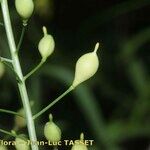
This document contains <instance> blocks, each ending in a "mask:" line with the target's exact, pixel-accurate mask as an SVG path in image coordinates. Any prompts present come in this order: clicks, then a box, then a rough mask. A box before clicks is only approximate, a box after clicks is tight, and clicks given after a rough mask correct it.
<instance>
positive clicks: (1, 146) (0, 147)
mask: <svg viewBox="0 0 150 150" xmlns="http://www.w3.org/2000/svg"><path fill="white" fill-rule="evenodd" d="M0 150H8V149H7V147H6V146H4V145H0Z"/></svg>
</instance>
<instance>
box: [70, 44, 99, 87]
mask: <svg viewBox="0 0 150 150" xmlns="http://www.w3.org/2000/svg"><path fill="white" fill-rule="evenodd" d="M98 47H99V43H97V44H96V46H95V49H94V51H93V52H90V53H87V54H84V55H83V56H81V57H80V58H79V59H78V61H77V63H76V69H75V77H74V81H73V84H72V86H73V87H76V86H77V85H79V84H80V83H82V82H84V81H85V80H87V79H89V78H91V77H92V76H93V75H94V74H95V73H96V72H97V70H98V67H99V60H98V57H97V54H96V52H97V49H98Z"/></svg>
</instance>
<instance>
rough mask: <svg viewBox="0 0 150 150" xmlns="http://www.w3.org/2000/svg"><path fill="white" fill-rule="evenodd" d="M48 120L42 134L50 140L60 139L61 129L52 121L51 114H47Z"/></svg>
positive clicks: (56, 140)
mask: <svg viewBox="0 0 150 150" xmlns="http://www.w3.org/2000/svg"><path fill="white" fill-rule="evenodd" d="M49 119H50V121H49V122H47V123H46V124H45V127H44V135H45V137H46V139H47V140H49V141H51V142H58V141H60V140H61V130H60V128H59V127H58V126H57V125H56V124H55V123H54V122H53V117H52V114H50V115H49Z"/></svg>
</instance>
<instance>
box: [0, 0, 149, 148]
mask: <svg viewBox="0 0 150 150" xmlns="http://www.w3.org/2000/svg"><path fill="white" fill-rule="evenodd" d="M9 6H10V14H11V20H12V24H13V31H14V34H15V39H16V43H17V42H18V41H19V37H20V34H21V28H22V26H21V19H20V18H19V16H18V14H17V13H16V10H15V7H14V1H9ZM0 22H3V18H2V13H0ZM43 25H45V26H46V27H47V29H48V32H49V33H50V34H52V35H53V36H54V39H55V42H56V48H55V52H54V53H53V55H51V56H50V57H49V59H48V61H47V62H46V63H45V64H44V65H43V66H42V68H41V69H40V70H38V71H37V72H36V73H35V74H34V75H32V77H31V78H30V79H29V80H28V81H27V88H28V93H29V97H30V100H31V101H33V105H32V111H33V113H36V112H38V111H39V110H41V109H42V108H44V107H45V106H47V105H48V104H49V103H50V102H52V101H53V100H54V99H55V98H56V97H58V96H59V95H60V94H62V93H63V92H64V91H65V90H66V89H67V88H68V87H69V86H70V85H71V83H72V80H73V77H74V68H75V63H76V61H77V59H78V58H79V57H80V56H81V55H83V54H84V53H87V52H89V51H92V50H93V48H94V46H95V43H96V42H98V41H99V42H100V45H101V46H100V49H99V50H98V56H99V58H100V68H99V71H98V72H97V74H96V75H95V76H94V77H93V78H92V79H90V80H88V81H86V82H85V83H83V84H82V85H80V86H79V87H77V88H76V89H75V90H74V91H73V92H72V93H70V94H69V95H67V96H66V97H64V98H63V99H62V100H61V101H60V102H59V103H57V104H56V105H55V106H54V107H52V108H51V109H50V110H49V111H47V112H46V113H45V114H44V115H42V116H40V117H39V119H38V120H36V128H37V134H38V139H39V140H46V139H45V138H44V136H43V127H44V125H45V123H46V122H47V121H48V115H49V113H52V114H53V116H54V121H55V122H56V123H57V124H58V125H59V126H60V128H61V129H62V133H63V134H62V135H63V137H62V139H78V138H79V135H80V133H81V132H84V134H85V139H92V140H94V141H95V142H94V145H93V146H92V147H89V150H148V147H149V145H150V76H149V73H150V70H149V66H150V54H149V49H150V0H109V1H108V0H107V1H106V0H82V1H81V0H63V1H58V0H35V11H34V15H33V16H32V18H31V19H30V21H29V24H28V27H27V29H26V32H25V36H24V40H23V44H22V46H21V50H20V52H19V55H20V61H21V65H22V68H23V73H24V74H27V73H28V72H29V71H30V70H31V69H32V68H33V67H34V66H36V65H37V64H38V63H39V62H40V54H39V52H38V49H37V46H38V42H39V40H40V39H41V38H42V36H43V33H42V26H43ZM0 56H2V57H7V58H9V57H10V53H9V47H8V43H7V39H6V34H5V29H4V27H3V26H2V25H1V26H0ZM0 108H3V109H9V110H13V111H17V110H19V109H20V108H22V103H21V100H20V96H19V93H18V89H17V85H16V81H15V76H14V74H13V73H12V72H11V70H10V69H9V68H8V67H7V66H5V68H3V67H1V66H0ZM13 127H14V116H12V115H8V114H4V113H0V128H2V129H5V130H7V131H10V130H11V129H13ZM17 133H18V134H20V133H24V134H27V130H26V128H22V129H19V130H18V131H17ZM5 138H6V139H7V138H9V139H11V137H7V136H6V135H5V134H3V133H0V139H5ZM8 148H9V149H13V147H8ZM40 149H41V150H47V149H51V148H50V147H46V146H45V147H43V146H41V147H40ZM59 149H61V150H69V149H71V147H69V146H67V147H65V146H64V147H60V148H59Z"/></svg>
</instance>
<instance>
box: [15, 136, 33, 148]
mask: <svg viewBox="0 0 150 150" xmlns="http://www.w3.org/2000/svg"><path fill="white" fill-rule="evenodd" d="M15 147H16V150H30V147H29V145H28V144H27V139H26V138H24V139H23V138H20V137H16V139H15Z"/></svg>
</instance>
